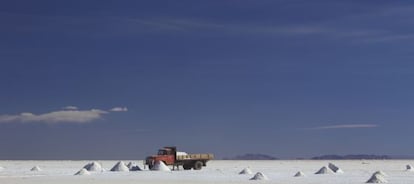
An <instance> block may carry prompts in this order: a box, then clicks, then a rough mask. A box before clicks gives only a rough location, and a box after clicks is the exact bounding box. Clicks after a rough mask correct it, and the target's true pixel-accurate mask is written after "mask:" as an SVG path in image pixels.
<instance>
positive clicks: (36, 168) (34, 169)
mask: <svg viewBox="0 0 414 184" xmlns="http://www.w3.org/2000/svg"><path fill="white" fill-rule="evenodd" d="M30 171H42V169H40V167H39V166H34V167H33V168H32V169H30Z"/></svg>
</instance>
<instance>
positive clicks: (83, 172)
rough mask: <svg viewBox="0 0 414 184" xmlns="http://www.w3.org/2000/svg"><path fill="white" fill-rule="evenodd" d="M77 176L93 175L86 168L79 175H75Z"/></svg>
mask: <svg viewBox="0 0 414 184" xmlns="http://www.w3.org/2000/svg"><path fill="white" fill-rule="evenodd" d="M75 175H77V176H82V175H91V173H90V172H89V171H88V170H86V169H85V168H82V169H81V170H79V171H78V172H77V173H75Z"/></svg>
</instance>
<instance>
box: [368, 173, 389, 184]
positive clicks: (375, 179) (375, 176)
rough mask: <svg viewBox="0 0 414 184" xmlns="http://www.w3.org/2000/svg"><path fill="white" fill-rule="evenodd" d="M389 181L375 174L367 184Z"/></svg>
mask: <svg viewBox="0 0 414 184" xmlns="http://www.w3.org/2000/svg"><path fill="white" fill-rule="evenodd" d="M387 182H388V181H387V180H386V179H385V178H384V176H383V175H381V174H379V173H374V174H373V175H372V176H371V178H369V180H368V181H367V183H387Z"/></svg>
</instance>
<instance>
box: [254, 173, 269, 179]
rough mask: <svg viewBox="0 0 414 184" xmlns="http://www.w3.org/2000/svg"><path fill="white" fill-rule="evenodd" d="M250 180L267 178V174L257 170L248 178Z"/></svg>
mask: <svg viewBox="0 0 414 184" xmlns="http://www.w3.org/2000/svg"><path fill="white" fill-rule="evenodd" d="M250 180H269V178H267V176H265V175H264V174H263V173H261V172H257V173H256V174H255V175H254V176H253V177H252V178H250Z"/></svg>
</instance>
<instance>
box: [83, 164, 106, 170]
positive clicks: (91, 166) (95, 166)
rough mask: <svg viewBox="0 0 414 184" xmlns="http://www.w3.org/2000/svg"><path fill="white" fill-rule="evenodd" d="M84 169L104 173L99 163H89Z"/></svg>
mask: <svg viewBox="0 0 414 184" xmlns="http://www.w3.org/2000/svg"><path fill="white" fill-rule="evenodd" d="M83 168H85V169H86V170H88V171H93V172H101V171H103V169H102V166H101V164H99V163H98V162H91V163H88V164H86V165H85V166H83Z"/></svg>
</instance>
